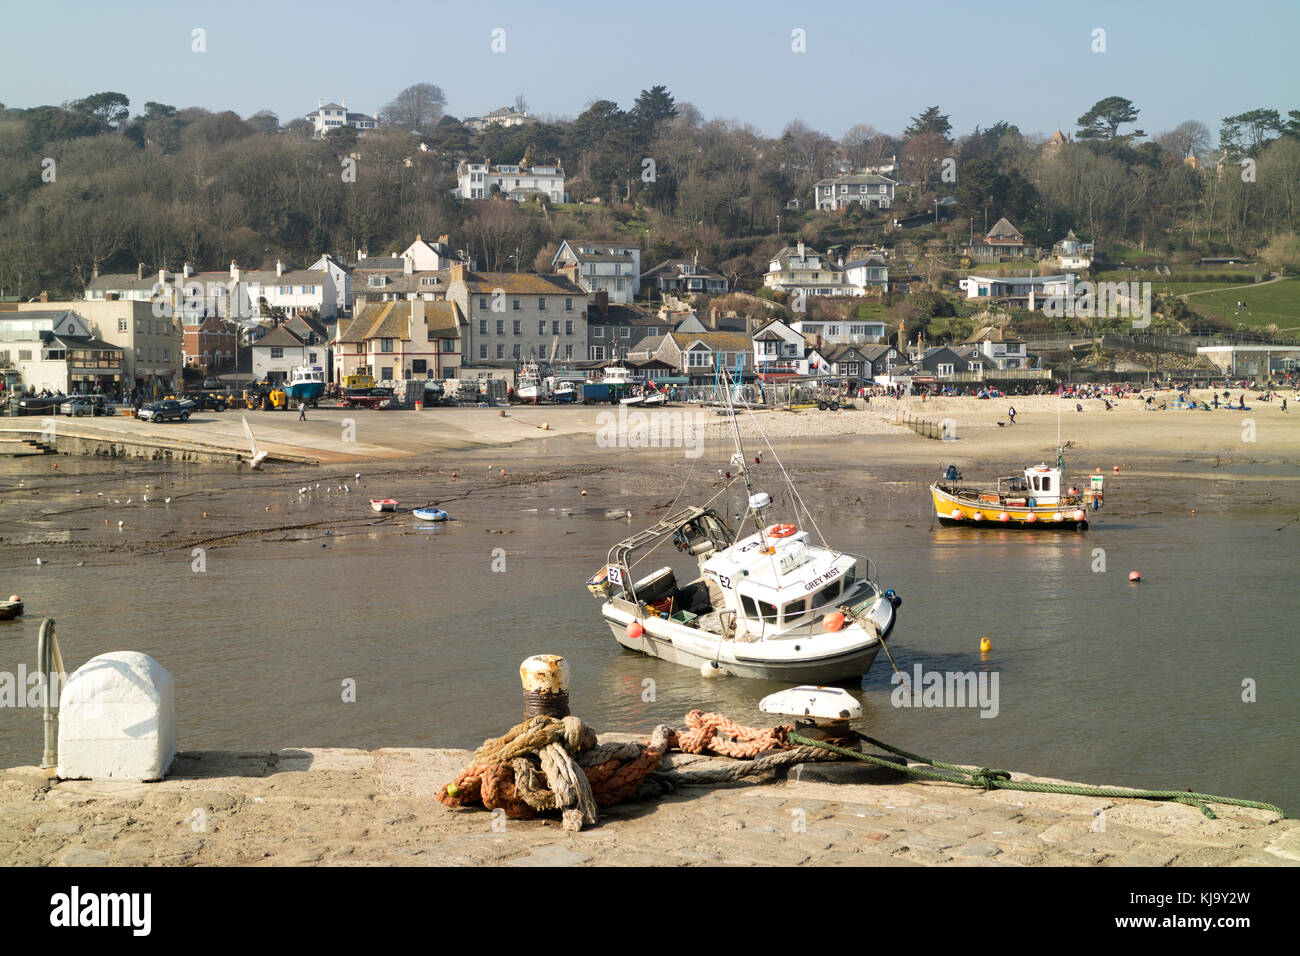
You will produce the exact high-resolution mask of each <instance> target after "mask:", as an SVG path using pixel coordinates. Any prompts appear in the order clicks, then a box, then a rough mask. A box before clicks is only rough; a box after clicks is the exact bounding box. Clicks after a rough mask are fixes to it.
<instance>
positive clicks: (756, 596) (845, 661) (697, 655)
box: [587, 434, 902, 684]
mask: <svg viewBox="0 0 1300 956" xmlns="http://www.w3.org/2000/svg"><path fill="white" fill-rule="evenodd" d="M737 445H739V435H738V434H737ZM769 448H770V446H769ZM743 455H744V453H743V450H742V451H740V452H738V453H737V455H736V456H735V457H733V458H732V462H733V463H734V464H736V465H737V466H738V468H739V474H738V475H737V479H733V481H734V480H738V479H743V480H744V482H745V486H746V488H747V489H748V490H749V499H748V507H747V510H746V512H745V515H744V516H743V518H742V519H741V523H742V525H743V524H745V523H748V522H751V521H752V523H753V526H754V533H753V534H750V535H748V536H747V537H743V538H740V539H737V538H736V536H735V534H734V533H733V531H732V530H731V528H730V526H729V525H728V524H727V522H726V520H725V519H723V518H722V517H721V516H720V515H719V514H718V513H717V512H716V511H714V510H713V509H712V508H709V507H707V502H706V504H705V505H703V506H692V507H688V508H684V509H681V510H679V511H675V512H673V513H672V514H670V515H668V516H667V517H665V518H663V519H662V520H661V521H659V522H657V523H656V524H654V525H653V526H651V527H650V528H647V529H646V530H644V531H640V532H638V533H637V534H634V535H632V536H630V537H628V538H625V539H623V540H622V541H620V542H618V543H617V544H616V545H614V547H613V548H611V549H610V551H609V556H608V559H607V562H606V565H605V567H604V568H602V569H601V570H600V571H598V572H597V573H596V574H595V575H594V576H593V577H592V578H591V579H590V580H588V582H587V588H588V590H590V591H591V592H592V594H594V595H596V597H598V598H600V599H601V600H602V601H603V605H602V607H601V615H602V616H603V617H604V619H605V623H606V624H607V625H608V626H609V629H610V631H611V632H612V633H613V635H614V637H615V639H617V640H618V642H619V643H620V644H622V645H623V646H624V647H626V648H629V649H630V650H634V651H640V652H641V653H643V654H648V655H650V656H651V657H659V658H662V659H664V660H667V661H672V662H674V663H677V664H682V665H685V666H687V667H695V668H699V669H700V670H701V671H702V672H704V673H712V672H715V671H716V672H720V673H723V674H732V675H735V676H738V677H754V678H760V679H765V680H780V681H789V682H792V683H813V684H825V683H830V682H832V681H842V680H850V679H855V678H857V677H859V676H861V675H862V674H865V673H866V672H867V671H868V669H869V668H870V667H871V664H872V661H874V660H875V657H876V654H877V652H878V651H879V650H880V646H881V643H882V642H883V641H884V640H886V639H887V638H888V636H889V634H890V632H891V631H892V630H893V627H894V622H895V620H896V617H897V608H898V606H899V605H900V604H901V603H902V600H901V598H899V597H898V596H897V595H896V594H895V593H894V592H893V591H892V590H887V591H881V589H880V587H879V585H878V581H877V577H878V575H877V570H876V567H875V564H874V562H872V561H871V559H870V558H867V557H864V556H858V555H854V554H850V553H847V552H844V551H839V550H836V549H834V548H831V547H830V546H829V545H827V544H826V542H825V539H824V538H822V539H821V540H820V543H814V541H813V539H812V534H810V532H808V531H806V530H801V529H799V528H798V527H796V526H795V525H794V524H790V523H775V524H773V523H769V520H770V519H768V518H767V517H766V516H765V512H767V510H768V509H769V508H770V507H771V504H772V502H771V498H770V496H768V495H767V494H765V493H754V491H753V488H752V487H751V485H750V475H749V468H748V466H747V465H746V464H745V462H746V461H747V460H748V459H746V458H745V457H743ZM787 481H788V478H787ZM791 490H792V492H793V488H792V489H791ZM720 494H721V492H720ZM791 498H792V500H794V501H796V502H798V501H799V498H798V495H797V494H792V495H791ZM806 517H807V520H808V522H809V523H810V524H812V527H813V528H814V529H815V528H816V525H815V523H813V522H812V518H811V516H810V515H808V516H806ZM817 534H818V538H821V536H820V532H818V533H817ZM666 540H671V541H672V543H673V545H674V547H675V548H676V549H677V551H678V552H681V553H682V554H684V555H688V556H689V557H690V558H694V559H695V562H696V567H695V568H694V569H690V570H686V569H682V570H681V576H680V577H679V569H678V568H674V567H673V566H672V565H666V566H661V567H659V568H657V569H656V570H653V571H651V572H650V573H649V574H645V575H644V576H641V577H637V576H635V575H634V573H633V568H634V567H635V566H636V565H637V564H638V563H639V562H640V561H641V560H643V559H645V558H648V557H649V556H650V555H651V554H652V553H653V552H654V551H655V549H656V548H657V547H658V546H659V545H660V544H663V543H664V542H665V541H666ZM683 581H685V582H686V583H682V582H683Z"/></svg>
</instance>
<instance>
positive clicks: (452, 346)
mask: <svg viewBox="0 0 1300 956" xmlns="http://www.w3.org/2000/svg"><path fill="white" fill-rule="evenodd" d="M438 341H439V342H440V343H441V344H442V350H443V351H444V352H454V351H456V340H455V339H439V340H438Z"/></svg>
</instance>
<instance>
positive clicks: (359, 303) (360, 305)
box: [352, 295, 366, 319]
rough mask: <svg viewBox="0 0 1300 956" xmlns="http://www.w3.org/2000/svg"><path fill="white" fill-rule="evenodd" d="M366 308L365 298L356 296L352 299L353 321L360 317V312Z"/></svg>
mask: <svg viewBox="0 0 1300 956" xmlns="http://www.w3.org/2000/svg"><path fill="white" fill-rule="evenodd" d="M365 307H366V297H365V296H364V295H357V296H353V297H352V317H353V318H354V319H355V318H356V317H357V316H359V315H361V311H362V310H363V309H364V308H365Z"/></svg>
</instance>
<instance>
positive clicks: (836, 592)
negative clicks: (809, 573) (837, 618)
mask: <svg viewBox="0 0 1300 956" xmlns="http://www.w3.org/2000/svg"><path fill="white" fill-rule="evenodd" d="M839 596H840V582H839V581H832V582H831V583H830V584H828V585H826V587H824V588H822V589H821V590H820V591H818V592H817V596H816V597H814V598H813V607H824V606H825V605H827V604H830V603H831V602H832V601H834V600H835V599H836V598H837V597H839Z"/></svg>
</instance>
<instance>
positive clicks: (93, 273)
mask: <svg viewBox="0 0 1300 956" xmlns="http://www.w3.org/2000/svg"><path fill="white" fill-rule="evenodd" d="M90 277H91V278H92V279H98V278H99V265H98V264H95V265H93V266H91V267H90Z"/></svg>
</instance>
